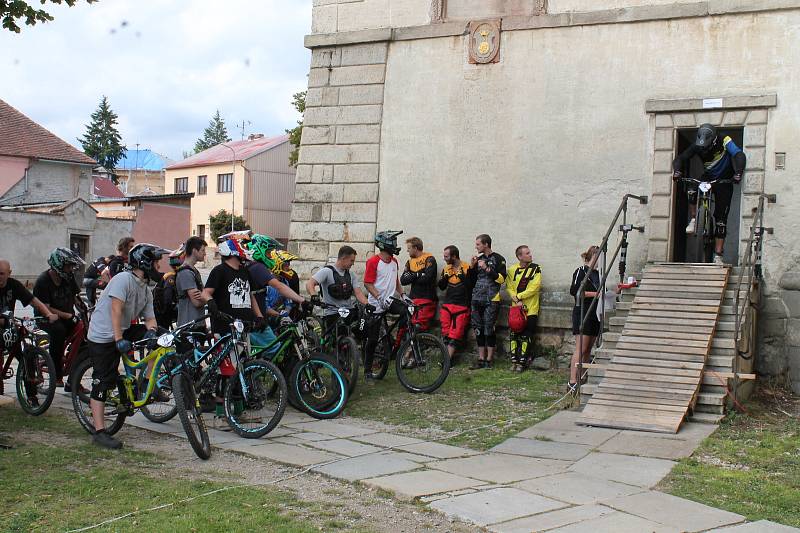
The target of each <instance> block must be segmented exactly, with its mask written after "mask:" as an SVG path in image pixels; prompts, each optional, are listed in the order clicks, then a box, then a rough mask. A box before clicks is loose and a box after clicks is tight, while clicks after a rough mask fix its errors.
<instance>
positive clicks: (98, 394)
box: [89, 379, 108, 403]
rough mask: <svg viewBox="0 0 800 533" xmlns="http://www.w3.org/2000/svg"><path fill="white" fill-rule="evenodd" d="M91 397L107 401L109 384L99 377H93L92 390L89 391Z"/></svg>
mask: <svg viewBox="0 0 800 533" xmlns="http://www.w3.org/2000/svg"><path fill="white" fill-rule="evenodd" d="M89 398H91V399H92V400H97V401H98V402H103V403H105V401H106V398H108V385H107V384H106V383H103V382H102V381H101V380H99V379H93V380H92V392H90V393H89Z"/></svg>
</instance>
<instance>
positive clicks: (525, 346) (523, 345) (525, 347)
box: [520, 337, 531, 357]
mask: <svg viewBox="0 0 800 533" xmlns="http://www.w3.org/2000/svg"><path fill="white" fill-rule="evenodd" d="M530 348H531V339H530V337H521V338H520V352H521V353H522V355H523V357H527V355H528V351H529V350H530Z"/></svg>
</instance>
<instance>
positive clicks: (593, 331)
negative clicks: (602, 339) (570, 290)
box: [572, 307, 600, 337]
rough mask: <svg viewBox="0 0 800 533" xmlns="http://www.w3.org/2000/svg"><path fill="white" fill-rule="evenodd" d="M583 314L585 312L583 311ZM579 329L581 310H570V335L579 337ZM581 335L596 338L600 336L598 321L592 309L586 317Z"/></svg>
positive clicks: (576, 308) (577, 308)
mask: <svg viewBox="0 0 800 533" xmlns="http://www.w3.org/2000/svg"><path fill="white" fill-rule="evenodd" d="M584 312H586V311H585V310H584ZM580 327H581V308H580V307H573V308H572V334H573V335H579V334H580V331H579V328H580ZM583 334H584V335H589V336H590V337H597V336H598V335H600V321H599V320H597V313H596V312H595V310H594V308H592V309H591V310H590V311H589V316H587V317H586V322H585V323H584V324H583Z"/></svg>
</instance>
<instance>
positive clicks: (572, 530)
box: [548, 512, 681, 533]
mask: <svg viewBox="0 0 800 533" xmlns="http://www.w3.org/2000/svg"><path fill="white" fill-rule="evenodd" d="M587 532H589V533H681V530H680V529H675V528H674V527H669V526H665V525H662V524H659V523H657V522H651V521H650V520H645V519H644V518H639V517H638V516H633V515H630V514H626V513H620V512H616V513H610V514H607V515H605V516H601V517H600V518H592V519H590V520H586V521H584V522H578V523H575V524H570V525H568V526H564V527H559V528H557V529H551V530H550V531H549V532H548V533H587Z"/></svg>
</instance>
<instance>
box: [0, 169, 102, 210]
mask: <svg viewBox="0 0 800 533" xmlns="http://www.w3.org/2000/svg"><path fill="white" fill-rule="evenodd" d="M91 172H92V169H91V167H89V166H81V165H75V164H72V163H51V162H46V161H38V160H33V161H32V162H31V166H30V169H29V170H28V191H27V194H25V195H24V196H23V195H22V194H23V193H24V192H25V179H21V180H20V181H19V182H17V184H16V185H14V186H13V187H12V188H11V189H9V191H8V192H7V193H6V194H4V195H3V197H2V198H0V204H2V205H17V204H34V203H47V202H54V203H55V202H66V201H68V200H71V199H73V198H76V197H78V198H83V199H84V200H87V201H88V200H89V180H90V179H91ZM6 199H10V200H8V201H6Z"/></svg>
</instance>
